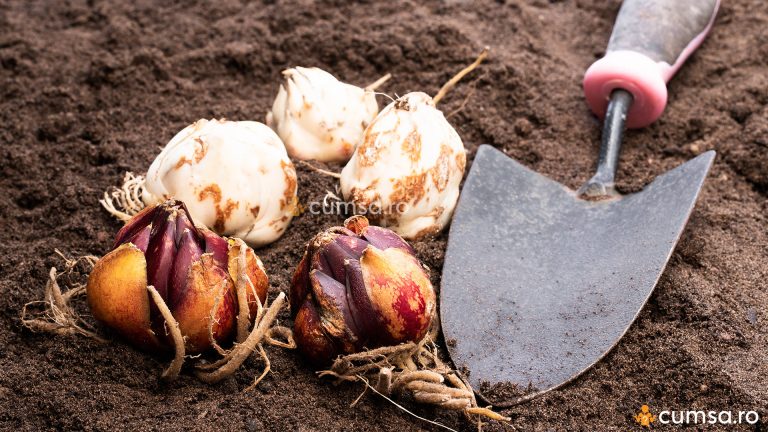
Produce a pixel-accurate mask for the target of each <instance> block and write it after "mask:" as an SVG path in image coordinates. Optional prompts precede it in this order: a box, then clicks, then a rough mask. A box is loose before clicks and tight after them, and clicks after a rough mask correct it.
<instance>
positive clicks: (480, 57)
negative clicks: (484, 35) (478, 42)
mask: <svg viewBox="0 0 768 432" xmlns="http://www.w3.org/2000/svg"><path fill="white" fill-rule="evenodd" d="M490 50H491V49H490V48H489V47H487V46H486V47H484V48H483V50H482V51H481V52H480V55H478V56H477V59H475V61H474V62H472V64H471V65H469V66H467V67H465V68H464V69H462V70H460V71H459V73H457V74H456V75H454V76H453V77H452V78H451V79H449V80H448V82H446V83H445V84H443V86H442V87H440V90H439V91H438V92H437V94H436V95H435V97H433V98H432V102H434V103H435V105H437V104H438V103H439V102H440V101H441V100H442V99H443V98H444V97H445V95H446V94H447V93H448V92H449V91H451V89H452V88H453V87H454V86H455V85H456V84H457V83H458V82H459V81H461V79H462V78H464V77H465V76H466V75H467V74H468V73H470V72H472V71H473V70H475V68H476V67H478V66H480V63H482V62H483V60H485V58H486V57H488V52H489V51H490Z"/></svg>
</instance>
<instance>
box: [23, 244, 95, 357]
mask: <svg viewBox="0 0 768 432" xmlns="http://www.w3.org/2000/svg"><path fill="white" fill-rule="evenodd" d="M56 253H57V254H58V255H59V256H61V257H62V258H63V259H64V271H63V272H61V273H59V272H58V270H57V269H56V267H51V269H50V271H49V273H48V282H46V284H45V296H44V299H43V300H39V301H32V302H29V303H27V304H25V305H24V307H23V308H22V310H21V322H22V324H23V325H24V326H25V327H27V328H28V329H30V330H32V331H35V332H45V333H53V334H59V335H64V334H80V335H83V336H86V337H89V338H92V339H96V340H97V341H99V342H105V340H104V339H103V338H101V337H100V336H99V335H98V334H96V332H95V329H94V328H93V327H92V326H91V325H89V324H88V323H87V322H85V321H84V320H83V319H82V317H81V316H80V315H79V314H78V313H77V312H75V310H74V309H73V308H72V306H71V304H70V303H71V301H72V299H74V298H76V297H78V296H81V295H82V294H85V284H84V283H82V282H79V281H73V280H72V279H73V273H74V272H75V270H76V267H77V266H78V264H80V263H82V264H83V265H84V267H85V270H86V271H90V270H91V269H93V266H94V264H95V263H96V260H98V258H97V257H95V256H91V255H87V256H83V257H80V258H76V259H71V258H67V257H66V256H64V255H63V254H62V253H61V252H59V251H58V250H57V251H56ZM61 278H65V279H66V281H65V286H67V288H68V289H67V291H66V292H62V290H61V286H60V285H59V280H60V279H61ZM35 305H43V308H42V309H43V310H42V311H40V312H37V313H32V312H30V311H29V308H30V307H32V306H35Z"/></svg>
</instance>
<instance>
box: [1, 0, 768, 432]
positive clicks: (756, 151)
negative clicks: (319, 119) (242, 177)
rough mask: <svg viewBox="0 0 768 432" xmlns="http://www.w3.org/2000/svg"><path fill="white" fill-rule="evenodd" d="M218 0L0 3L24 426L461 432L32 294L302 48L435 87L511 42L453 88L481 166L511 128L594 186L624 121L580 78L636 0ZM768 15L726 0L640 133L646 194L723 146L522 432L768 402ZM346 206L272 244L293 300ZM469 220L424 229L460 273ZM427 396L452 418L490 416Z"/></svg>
mask: <svg viewBox="0 0 768 432" xmlns="http://www.w3.org/2000/svg"><path fill="white" fill-rule="evenodd" d="M213 3H215V6H214V5H210V4H208V3H207V2H190V3H189V4H182V3H180V2H166V1H163V2H155V1H149V0H134V1H130V2H125V1H118V0H109V1H99V0H90V1H85V0H68V1H58V2H45V1H7V0H1V1H0V12H1V13H0V92H1V93H2V97H1V98H0V154H2V159H0V227H2V231H0V254H1V255H2V257H3V259H2V261H0V272H1V274H2V280H1V281H0V293H1V294H2V295H0V313H1V315H0V325H1V327H0V328H1V329H2V331H0V428H1V429H3V430H42V429H87V430H114V429H124V430H158V429H167V430H213V429H217V430H248V431H253V430H360V431H374V430H417V429H427V430H437V427H436V426H433V425H430V424H428V423H425V422H422V421H420V420H417V419H415V418H413V417H411V416H409V415H408V414H406V413H405V412H403V411H401V410H399V409H397V408H395V407H393V406H392V405H390V404H389V403H387V402H386V401H384V400H381V399H378V398H375V397H371V396H368V397H365V398H363V399H362V401H361V402H360V403H359V404H358V405H356V406H355V407H353V408H351V407H350V403H351V402H352V401H353V400H354V399H355V398H356V397H357V396H358V394H359V393H360V391H361V388H360V387H359V386H356V385H344V386H338V387H337V386H334V385H332V384H330V383H328V382H326V381H321V380H319V379H318V378H316V377H315V375H314V374H313V372H312V371H311V370H310V368H308V367H307V366H306V365H305V364H304V363H303V362H302V361H301V360H300V359H299V358H298V357H297V355H296V354H295V353H294V352H290V351H285V350H282V349H271V350H270V356H271V358H272V370H273V373H272V374H271V375H269V377H268V378H267V379H266V380H265V381H264V382H263V383H262V384H261V385H259V388H258V389H257V390H255V391H252V392H249V393H242V392H241V390H242V389H244V388H245V387H246V386H247V385H248V384H249V383H250V381H251V380H252V379H253V376H254V375H255V374H257V373H258V372H259V371H260V367H261V366H262V365H261V363H260V362H259V360H257V359H256V358H255V357H254V358H253V359H251V360H249V361H248V362H247V363H246V369H245V370H242V371H241V372H240V373H238V374H237V376H236V377H235V378H234V379H230V380H227V381H226V382H224V383H222V384H219V385H213V386H209V385H205V384H202V383H200V382H198V381H197V380H196V379H195V378H194V377H192V376H191V375H190V374H188V373H185V374H183V375H182V377H181V378H180V379H179V380H178V381H176V382H175V383H172V384H170V385H165V384H161V383H160V382H159V380H158V376H159V373H160V371H161V370H162V368H163V367H164V366H165V365H166V363H167V361H168V359H166V358H156V357H152V356H148V355H146V354H144V353H142V352H139V351H136V350H134V349H132V348H130V347H129V346H127V345H126V344H124V343H123V342H121V341H119V340H113V341H112V342H109V343H106V344H101V343H98V342H96V341H93V340H89V339H86V338H84V337H76V336H72V337H66V336H60V337H55V336H51V335H46V334H34V333H32V332H30V331H29V330H26V329H24V328H23V327H22V325H21V323H20V320H19V312H20V309H21V307H22V305H23V304H24V303H26V302H28V301H31V300H37V299H40V298H41V297H42V293H43V285H44V281H45V279H46V275H47V271H48V268H49V267H50V266H52V265H61V260H60V259H59V258H58V257H57V256H56V255H55V254H54V249H59V250H61V251H64V252H66V253H67V254H69V255H81V254H103V253H104V252H105V251H106V250H107V248H108V247H109V245H110V239H111V238H112V236H113V235H114V233H115V232H116V230H117V229H118V228H119V223H118V222H117V221H115V220H114V219H112V218H111V217H110V216H109V215H108V214H107V213H106V212H105V211H104V210H102V209H101V208H100V207H99V205H98V203H97V200H98V198H99V197H100V195H101V193H102V192H103V191H104V190H105V189H107V188H108V187H109V186H111V185H115V184H118V183H119V182H120V181H121V179H122V176H123V173H124V172H125V171H128V170H130V171H134V172H137V173H141V172H143V171H144V170H146V168H147V167H148V166H149V164H150V162H151V161H152V159H153V158H154V157H155V156H156V154H157V153H158V151H159V148H160V147H161V146H163V145H164V144H165V143H166V142H167V141H168V140H169V139H170V138H171V137H172V136H173V135H174V134H175V133H176V132H177V131H178V130H180V129H181V128H183V127H184V126H186V125H187V124H189V123H191V122H193V121H195V120H197V119H199V118H203V117H205V118H212V117H217V118H218V117H225V118H228V119H257V120H262V119H263V118H264V115H265V113H266V111H267V109H268V108H269V107H270V106H271V102H272V98H273V97H274V95H275V94H276V90H277V87H278V85H279V81H280V71H281V70H282V69H284V68H286V67H290V66H294V65H305V66H319V67H322V68H324V69H326V70H329V71H332V72H333V73H334V74H336V75H337V76H339V77H341V78H343V79H344V80H346V81H349V82H353V83H358V84H367V83H369V82H372V81H374V80H375V79H377V78H378V77H380V76H381V75H383V74H384V73H387V72H390V73H392V74H393V76H394V77H393V79H392V80H391V81H390V82H388V83H387V84H386V85H385V87H384V88H382V90H383V91H386V92H387V93H389V94H404V93H406V92H408V91H414V90H421V91H426V92H428V93H430V94H434V93H435V92H436V91H437V90H438V89H439V87H440V85H441V84H442V83H443V82H445V81H446V80H447V79H448V78H449V77H450V76H451V75H452V74H453V73H455V72H456V71H458V70H459V69H461V68H462V67H463V66H464V65H466V64H468V63H469V62H471V61H472V59H473V58H474V56H475V55H476V54H477V53H478V52H479V51H480V49H481V48H482V47H483V46H484V45H490V46H491V48H492V52H491V56H490V57H489V59H488V61H487V62H486V63H485V64H484V65H483V66H481V68H480V69H479V70H478V71H476V72H473V73H472V74H471V75H469V76H468V77H467V78H466V80H465V82H464V83H463V84H461V85H459V86H458V87H457V88H456V89H454V90H453V91H452V93H450V94H449V95H448V97H447V98H446V99H444V101H443V102H442V103H441V107H442V109H443V110H444V112H445V113H453V114H452V115H451V116H450V117H449V120H450V121H451V123H452V124H453V125H454V126H455V127H456V129H457V131H458V132H459V134H460V135H461V137H462V138H463V140H464V143H465V145H466V147H467V149H468V151H469V156H470V157H469V159H470V161H471V159H472V157H473V156H474V152H475V150H476V148H477V146H478V145H479V144H481V143H490V144H492V145H494V146H496V147H498V148H499V149H502V150H503V151H505V152H506V153H508V154H509V155H510V156H512V157H514V158H516V159H517V160H519V161H521V162H522V163H524V164H526V165H527V166H529V167H531V168H532V169H535V170H536V171H539V172H541V173H543V174H546V175H548V176H550V177H552V178H554V179H555V180H557V181H559V182H562V183H564V184H566V185H568V186H570V187H574V188H575V187H577V186H579V185H580V184H581V183H582V182H584V181H585V180H586V179H587V178H588V176H589V173H590V171H591V170H592V168H593V165H594V163H595V159H596V155H597V148H598V142H599V132H600V125H599V122H598V121H597V120H596V119H595V118H594V117H593V116H592V115H591V114H590V113H589V111H588V109H587V107H586V104H585V102H584V99H583V96H582V91H581V87H580V81H581V77H582V74H583V72H584V70H585V69H586V68H587V66H589V64H590V63H591V62H592V61H594V60H595V59H597V58H598V57H600V56H601V55H602V53H603V50H604V47H605V46H606V43H607V39H608V35H609V33H610V29H611V25H612V22H613V18H614V16H615V14H616V12H617V10H618V6H619V3H618V1H610V2H606V1H602V0H576V1H555V0H551V1H543V0H528V1H497V2H491V1H478V2H467V1H458V0H451V1H445V2H434V1H427V2H416V1H388V2H361V3H355V4H352V3H349V2H344V1H318V2H310V1H295V2H290V3H288V2H274V1H267V2H264V3H259V2H241V1H240V0H223V1H219V2H213ZM767 27H768V11H767V10H766V9H765V7H764V4H763V2H762V1H760V0H752V1H749V0H739V1H737V0H733V1H728V2H723V5H722V10H721V12H720V15H719V17H718V19H717V22H716V25H715V27H714V30H713V32H712V34H711V35H710V36H709V38H708V39H707V40H706V42H705V43H704V44H703V46H702V47H701V49H700V50H699V51H698V52H697V53H695V55H694V56H693V57H692V58H691V59H690V60H689V61H688V63H687V65H686V66H685V67H684V68H683V69H682V70H681V71H680V72H679V74H678V76H676V77H675V79H674V80H673V82H672V83H671V84H670V86H669V91H670V102H669V105H668V107H667V111H666V113H665V114H664V116H663V117H662V118H661V119H660V120H659V121H658V122H656V123H655V124H654V125H652V126H650V127H648V128H647V129H644V130H639V131H631V132H629V133H627V136H626V144H625V146H624V147H625V148H624V151H623V153H622V157H621V169H620V177H619V179H618V181H619V183H620V187H621V188H622V190H623V191H625V192H630V191H634V190H638V189H639V188H641V187H642V186H643V185H644V184H647V183H648V182H649V181H650V180H651V179H653V178H654V176H656V175H659V174H661V173H663V172H664V171H666V170H669V169H670V168H673V167H675V166H677V165H678V164H680V163H682V162H684V161H686V160H688V159H691V158H692V157H694V156H695V155H697V154H699V153H701V152H703V151H706V150H710V149H714V150H716V151H717V152H718V157H717V159H716V162H715V164H714V167H713V168H712V171H711V174H710V176H709V178H708V180H707V182H706V184H705V186H704V189H703V191H702V194H701V197H700V199H699V202H698V205H697V206H696V209H695V211H694V213H693V215H692V217H691V220H690V223H689V225H688V227H687V229H686V231H685V234H684V235H683V238H682V239H681V241H680V243H679V245H678V247H677V249H676V250H675V252H674V255H673V256H672V259H671V261H670V263H669V266H668V267H667V269H666V271H665V272H664V275H663V277H662V278H661V281H660V282H659V284H658V287H657V289H656V291H655V293H654V295H653V296H652V298H651V300H650V302H649V304H648V305H647V307H646V308H645V309H644V310H643V311H642V313H641V314H640V317H639V318H638V320H637V322H636V323H635V324H634V325H633V326H632V327H631V329H630V330H629V332H628V334H627V335H626V337H624V339H623V340H622V341H621V342H620V343H619V345H618V346H617V347H616V348H615V349H614V350H613V351H612V352H611V353H610V354H609V355H608V356H607V357H606V358H605V359H604V360H603V361H601V362H600V363H599V364H598V365H597V366H595V367H594V368H593V369H592V370H590V371H589V372H587V373H586V374H584V375H583V376H582V377H580V378H579V379H578V380H576V381H575V382H574V383H572V384H570V385H568V386H566V387H565V388H563V389H560V390H557V391H553V392H551V393H549V394H547V395H546V396H544V397H541V398H538V399H536V400H534V401H532V402H530V403H527V404H524V405H520V406H517V407H514V408H511V409H508V410H505V411H504V413H505V414H507V415H509V416H511V417H512V423H511V424H512V425H514V427H515V428H517V430H597V431H602V430H627V429H632V428H638V426H637V425H636V424H635V422H634V420H633V416H634V414H635V413H637V412H638V411H639V409H640V406H641V405H643V404H648V405H649V406H650V408H651V411H652V412H656V413H658V412H659V410H662V409H687V408H691V409H712V410H740V409H741V410H756V411H758V412H759V413H760V414H761V415H763V416H768V354H766V353H767V350H766V347H767V346H768V327H767V326H766V323H767V322H768V307H767V306H766V305H768V285H767V283H766V280H768V223H767V222H766V214H768V200H766V197H767V196H768V65H767V64H766V63H767V62H768V32H766V31H765V29H766V28H767ZM380 102H382V103H384V102H385V99H383V98H382V99H381V101H380ZM456 110H458V112H455V111H456ZM325 168H329V169H334V170H338V169H340V166H338V165H330V166H325ZM298 171H299V178H300V184H299V191H300V199H301V201H302V202H308V201H310V200H318V199H321V198H322V196H323V195H324V194H325V191H326V190H332V189H333V188H334V185H335V183H334V179H333V178H330V177H325V176H322V175H320V174H318V173H316V172H313V171H311V170H309V169H306V168H304V167H303V166H301V165H299V166H298ZM342 219H343V217H341V216H312V215H308V214H304V215H302V216H301V217H298V218H297V219H295V220H294V222H293V223H292V226H291V228H290V229H289V230H288V231H287V233H286V234H285V236H283V238H282V239H280V240H279V241H278V242H276V243H275V244H273V245H271V246H269V247H267V248H264V249H262V250H260V251H258V253H259V254H260V255H261V257H262V258H263V260H264V262H265V263H266V266H267V268H268V270H269V273H270V276H271V280H272V286H271V292H272V295H274V294H275V293H276V292H277V291H278V290H282V291H287V288H288V281H289V277H290V275H291V273H292V271H293V269H294V266H295V265H296V264H297V263H298V260H299V258H300V255H301V253H302V251H303V245H304V243H305V242H306V241H307V240H308V239H309V238H310V237H311V236H312V235H313V234H314V233H316V232H317V231H318V230H320V229H321V228H323V227H327V226H330V225H335V224H338V223H339V222H341V221H342ZM446 237H447V236H446V234H442V235H441V236H439V237H438V238H436V239H432V240H427V241H421V242H418V243H416V244H415V247H416V249H417V251H418V253H419V255H420V257H421V258H422V259H423V260H424V261H425V263H426V264H427V265H428V266H430V267H431V268H432V269H434V278H435V283H436V284H439V270H440V268H441V265H442V259H443V251H444V248H445V244H446ZM479 295H482V294H481V293H479ZM281 318H282V321H283V322H288V323H289V322H290V318H289V317H288V316H287V313H285V314H283V315H282V316H281ZM404 403H405V406H407V407H408V408H410V409H412V410H413V411H414V412H415V413H417V414H419V415H421V416H423V417H426V418H429V419H437V420H438V421H440V422H441V423H444V424H446V425H448V426H450V427H452V428H455V429H459V430H470V429H474V428H475V427H476V425H474V424H471V423H468V422H466V421H465V420H463V418H462V417H461V416H460V415H457V414H455V413H444V412H440V411H437V410H435V409H431V408H424V407H419V406H414V405H413V404H410V403H408V401H405V402H404ZM761 422H763V421H761ZM757 427H759V426H757ZM485 430H512V428H511V427H510V426H502V425H499V424H493V423H492V424H489V425H487V426H486V427H485ZM710 430H717V427H712V428H710Z"/></svg>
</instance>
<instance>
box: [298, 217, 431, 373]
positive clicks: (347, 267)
mask: <svg viewBox="0 0 768 432" xmlns="http://www.w3.org/2000/svg"><path fill="white" fill-rule="evenodd" d="M290 299H291V313H292V315H293V317H294V328H293V330H294V337H295V338H296V343H297V345H298V347H299V350H300V351H301V353H302V354H303V355H304V357H305V358H306V359H307V360H309V361H310V362H312V363H314V364H315V365H322V364H325V363H328V362H329V361H330V360H332V359H333V358H334V357H336V356H337V355H339V354H351V353H355V352H359V351H361V350H363V349H364V348H376V347H380V346H385V345H397V344H399V343H403V342H418V341H420V340H421V339H422V338H423V337H424V336H425V335H426V334H427V331H429V328H430V325H431V324H432V321H433V320H434V319H435V315H436V300H435V290H434V288H433V287H432V283H431V282H430V281H429V275H428V274H427V272H426V270H425V269H424V267H423V265H422V264H421V262H419V260H418V258H416V256H415V254H414V251H413V248H411V246H410V245H409V244H408V243H406V242H405V241H404V240H403V239H402V238H400V237H399V236H398V235H397V234H395V233H394V232H392V231H390V230H388V229H385V228H381V227H377V226H369V225H368V220H367V219H366V218H365V217H363V216H354V217H352V218H349V219H347V220H346V221H345V222H344V226H343V227H333V228H330V229H327V230H325V231H323V232H321V233H320V234H318V235H317V236H315V238H313V239H312V240H311V241H310V242H309V244H308V245H307V249H306V252H305V253H304V257H303V258H302V260H301V262H300V263H299V266H298V268H297V269H296V272H295V273H294V274H293V279H292V280H291V295H290Z"/></svg>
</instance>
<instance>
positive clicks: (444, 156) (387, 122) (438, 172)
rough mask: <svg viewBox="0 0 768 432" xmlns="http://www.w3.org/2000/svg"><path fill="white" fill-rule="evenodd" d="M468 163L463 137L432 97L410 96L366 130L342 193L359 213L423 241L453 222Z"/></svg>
mask: <svg viewBox="0 0 768 432" xmlns="http://www.w3.org/2000/svg"><path fill="white" fill-rule="evenodd" d="M466 160H467V156H466V150H464V144H463V143H462V142H461V138H460V137H459V134H457V133H456V131H455V130H454V129H453V127H451V125H450V124H449V123H448V121H447V120H446V119H445V116H443V113H442V112H440V110H438V109H437V108H435V104H434V102H433V101H432V98H431V97H429V95H427V94H425V93H421V92H414V93H408V94H406V95H405V96H403V97H401V98H399V99H398V100H396V101H395V102H392V103H391V104H389V105H388V106H387V107H386V108H384V109H383V110H382V111H381V113H380V114H379V115H378V116H377V117H376V119H374V120H373V122H372V123H371V124H370V125H369V126H368V128H367V129H366V130H365V133H364V134H363V138H362V139H361V141H360V144H358V146H357V148H356V149H355V152H354V154H353V155H352V159H350V160H349V162H348V163H347V165H346V166H345V167H344V169H343V170H342V171H341V191H342V194H343V195H344V199H345V200H347V201H348V202H351V203H353V204H354V208H355V211H356V212H358V213H365V214H366V216H367V217H368V218H369V219H372V220H373V221H374V222H375V223H377V224H379V225H382V226H386V227H388V228H390V229H392V230H393V231H395V232H397V233H398V234H400V235H401V236H402V237H404V238H406V239H419V238H422V237H425V236H428V235H433V234H437V233H438V232H440V230H442V229H443V228H444V227H445V225H446V224H447V223H448V221H449V220H450V219H451V215H452V214H453V209H454V208H455V207H456V201H457V200H458V198H459V183H460V182H461V178H462V177H463V175H464V167H465V166H466Z"/></svg>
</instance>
